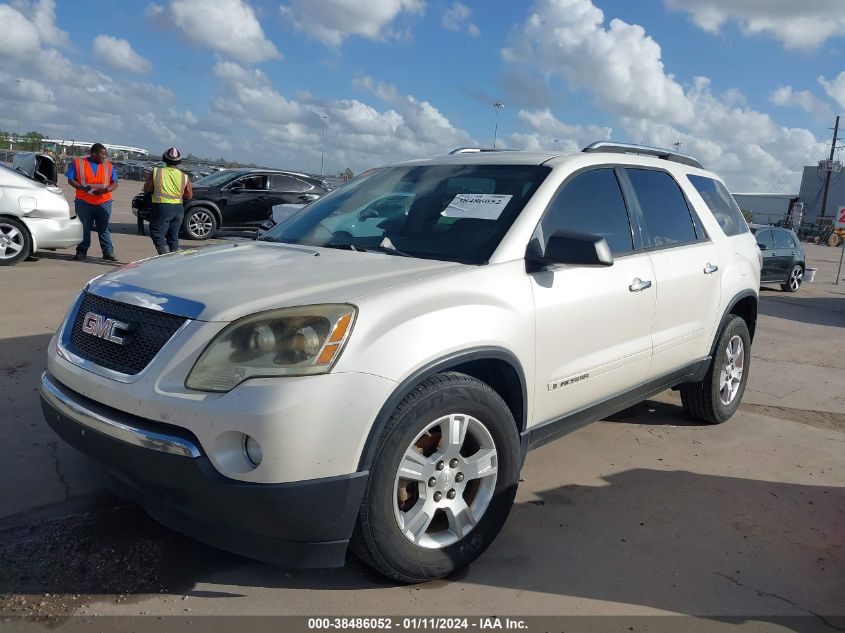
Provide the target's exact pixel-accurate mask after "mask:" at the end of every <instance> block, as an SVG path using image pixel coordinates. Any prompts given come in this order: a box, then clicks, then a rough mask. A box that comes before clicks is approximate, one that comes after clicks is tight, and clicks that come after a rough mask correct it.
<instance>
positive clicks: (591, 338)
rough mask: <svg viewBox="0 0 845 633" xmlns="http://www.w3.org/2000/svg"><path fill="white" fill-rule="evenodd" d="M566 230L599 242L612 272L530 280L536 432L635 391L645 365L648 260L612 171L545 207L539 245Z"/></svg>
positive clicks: (579, 180)
mask: <svg viewBox="0 0 845 633" xmlns="http://www.w3.org/2000/svg"><path fill="white" fill-rule="evenodd" d="M559 229H566V230H572V231H581V232H585V233H592V234H597V235H602V236H603V237H605V239H606V240H607V242H608V245H609V246H610V248H611V252H612V253H613V256H614V262H613V265H612V266H608V267H583V266H582V267H579V266H557V267H554V268H551V269H547V270H542V271H538V272H534V273H531V274H530V275H529V276H530V279H531V287H532V290H533V294H534V304H535V314H536V317H535V318H536V325H537V344H536V348H537V353H536V376H537V381H536V386H535V408H534V420H533V422H534V423H535V424H541V423H543V422H547V421H551V420H554V419H557V418H560V417H562V416H564V415H566V414H568V413H572V412H575V411H578V410H579V409H583V408H585V407H587V406H590V405H592V404H597V403H599V402H601V401H603V400H606V399H608V398H609V397H612V396H614V395H616V394H620V393H623V392H625V391H629V390H631V389H633V388H635V387H637V386H638V385H640V384H641V383H642V382H643V381H644V379H645V377H646V373H647V371H648V367H649V361H650V358H651V324H652V320H653V319H654V302H655V295H654V290H653V288H651V287H649V282H651V281H652V280H653V279H654V275H653V271H652V266H651V261H650V260H649V257H648V255H647V254H646V253H645V252H643V251H641V250H639V251H638V250H635V247H634V243H633V235H632V230H631V223H630V220H629V217H628V212H627V210H626V207H625V202H624V200H623V198H622V192H621V190H620V187H619V183H618V181H617V178H616V175H615V173H614V170H613V169H608V168H599V169H591V170H588V171H584V172H581V173H580V174H578V175H576V176H575V177H573V178H572V179H571V180H570V181H569V182H567V183H564V185H562V187H561V189H560V190H559V191H558V193H557V194H556V195H555V197H554V198H553V200H552V202H551V203H550V204H549V208H548V209H547V210H546V214H545V215H544V217H543V219H542V220H541V222H540V225H539V226H538V227H537V230H536V232H535V235H534V239H536V240H537V243H538V244H545V240H546V239H547V238H548V236H550V235H551V234H552V233H554V231H556V230H559Z"/></svg>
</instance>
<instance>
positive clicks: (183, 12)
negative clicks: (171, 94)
mask: <svg viewBox="0 0 845 633" xmlns="http://www.w3.org/2000/svg"><path fill="white" fill-rule="evenodd" d="M147 16H148V17H150V18H152V19H153V20H155V21H156V22H158V23H159V24H162V25H172V26H175V27H177V28H178V29H179V30H181V31H182V33H183V34H184V35H185V37H187V38H188V40H190V41H191V42H193V43H194V44H198V45H199V46H204V47H206V48H210V49H212V50H215V51H217V52H219V53H220V54H222V55H224V56H226V57H229V58H231V59H236V60H238V61H241V62H245V63H257V62H262V61H265V60H268V59H281V54H280V53H279V51H278V50H277V49H276V46H275V45H274V44H273V43H272V42H271V41H270V40H269V39H267V36H266V35H265V34H264V30H263V29H262V28H261V23H260V22H259V21H258V18H257V17H256V16H255V11H254V10H253V9H252V7H251V6H250V5H249V4H248V3H247V2H246V1H245V0H171V2H170V4H169V5H167V7H162V6H161V5H158V4H150V5H148V6H147Z"/></svg>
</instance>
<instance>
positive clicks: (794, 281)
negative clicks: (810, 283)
mask: <svg viewBox="0 0 845 633" xmlns="http://www.w3.org/2000/svg"><path fill="white" fill-rule="evenodd" d="M803 279H804V271H803V270H802V269H801V267H800V266H796V267H795V268H793V269H792V272H791V273H790V274H789V289H790V290H791V291H792V292H796V291H797V290H798V289H799V288H800V287H801V281H802V280H803Z"/></svg>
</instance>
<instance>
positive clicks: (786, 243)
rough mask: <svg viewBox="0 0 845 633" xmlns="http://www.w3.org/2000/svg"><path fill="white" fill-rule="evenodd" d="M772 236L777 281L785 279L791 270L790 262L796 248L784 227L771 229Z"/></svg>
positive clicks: (793, 259) (796, 251)
mask: <svg viewBox="0 0 845 633" xmlns="http://www.w3.org/2000/svg"><path fill="white" fill-rule="evenodd" d="M772 236H773V237H774V239H775V249H774V262H775V266H776V269H777V274H778V277H777V279H778V280H779V281H786V279H787V278H788V277H789V273H790V272H791V271H792V263H793V262H794V261H795V256H796V254H797V253H798V249H797V248H796V247H795V244H794V243H793V241H792V236H791V235H790V234H789V232H788V231H787V230H785V229H772Z"/></svg>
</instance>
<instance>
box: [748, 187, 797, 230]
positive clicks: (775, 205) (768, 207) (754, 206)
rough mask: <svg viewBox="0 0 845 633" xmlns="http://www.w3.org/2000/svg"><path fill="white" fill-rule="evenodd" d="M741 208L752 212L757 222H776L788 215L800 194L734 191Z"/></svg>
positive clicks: (752, 216)
mask: <svg viewBox="0 0 845 633" xmlns="http://www.w3.org/2000/svg"><path fill="white" fill-rule="evenodd" d="M732 195H733V197H734V200H736V203H737V204H738V205H739V208H740V209H742V210H743V211H745V212H746V217H747V215H748V212H750V213H751V221H752V222H755V223H756V224H774V223H775V222H777V221H778V220H782V219H784V218H785V217H786V214H787V213H788V212H789V209H790V207H791V206H792V204H793V203H794V202H796V201H797V200H798V199H799V198H800V196H798V195H796V194H794V193H734V194H732Z"/></svg>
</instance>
